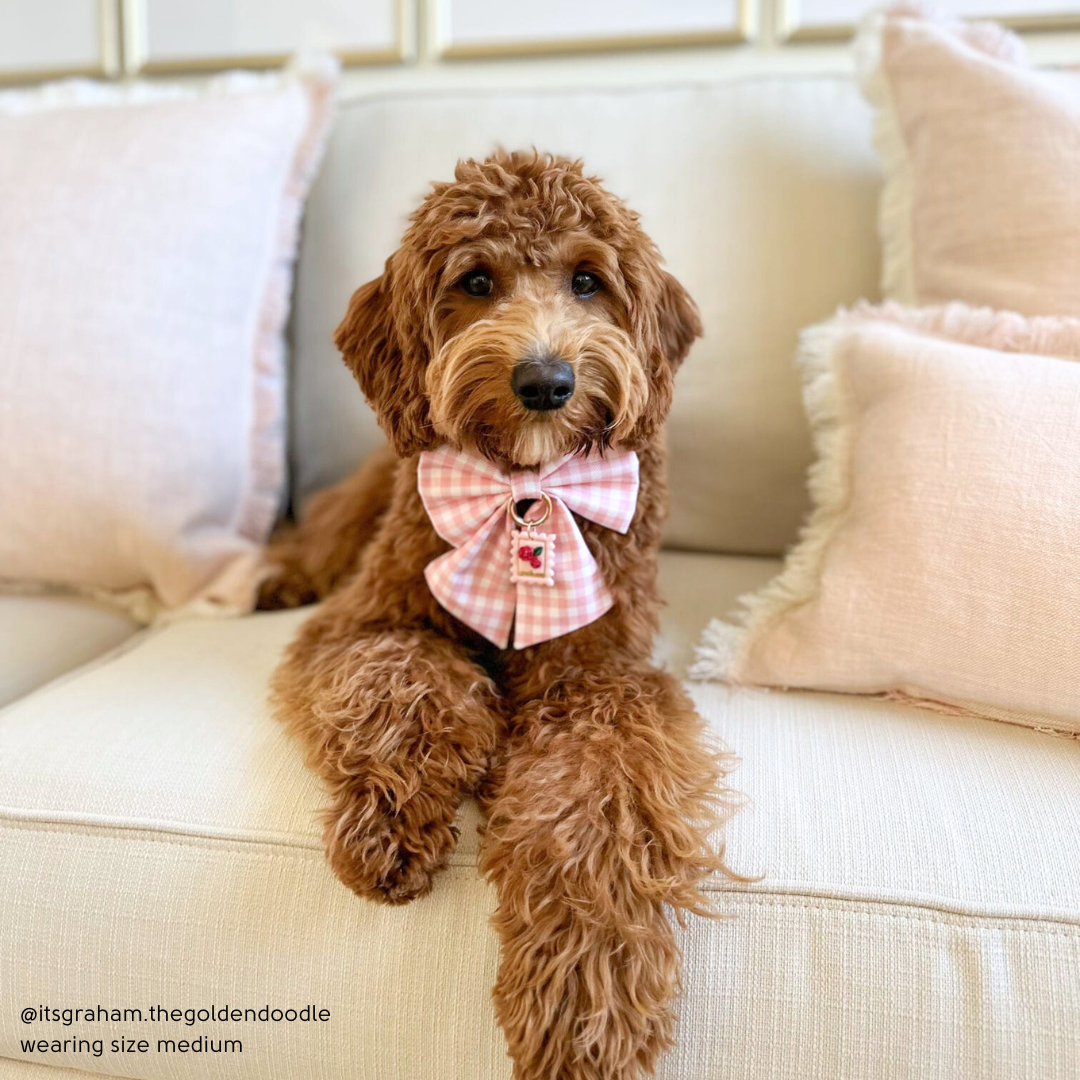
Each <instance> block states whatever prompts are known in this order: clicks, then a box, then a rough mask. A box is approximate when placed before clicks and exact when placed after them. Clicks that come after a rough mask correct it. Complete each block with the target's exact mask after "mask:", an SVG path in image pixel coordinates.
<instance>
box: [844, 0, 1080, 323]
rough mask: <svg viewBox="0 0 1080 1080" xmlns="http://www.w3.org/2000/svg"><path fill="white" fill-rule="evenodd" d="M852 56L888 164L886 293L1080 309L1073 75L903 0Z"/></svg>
mask: <svg viewBox="0 0 1080 1080" xmlns="http://www.w3.org/2000/svg"><path fill="white" fill-rule="evenodd" d="M856 51H857V55H858V57H859V67H860V76H861V82H862V86H863V89H864V93H865V95H866V97H867V99H868V100H869V101H870V103H871V104H872V105H873V106H874V108H875V109H876V131H875V141H876V144H877V147H878V151H879V154H880V156H881V158H882V163H883V166H884V170H885V186H884V189H883V194H882V199H881V204H880V214H879V222H880V231H881V236H882V241H883V246H884V253H883V261H882V288H883V291H884V293H885V295H886V296H887V297H888V298H889V299H893V300H899V301H901V302H903V303H906V304H941V303H949V302H951V301H954V300H960V301H963V302H965V303H969V304H973V305H977V306H987V307H993V308H997V309H999V310H1004V311H1019V312H1021V313H1023V314H1026V315H1070V316H1078V315H1080V182H1078V179H1077V178H1078V177H1080V71H1073V70H1061V71H1049V70H1047V71H1043V70H1037V69H1034V68H1032V67H1031V66H1029V64H1028V62H1027V60H1026V58H1025V52H1024V46H1023V44H1022V43H1021V41H1020V39H1019V38H1017V37H1016V36H1015V35H1014V34H1012V33H1010V32H1008V31H1006V30H1004V29H1002V28H1001V27H999V26H996V25H994V24H993V23H964V22H960V21H959V20H953V19H947V18H944V17H935V16H932V15H929V14H925V9H924V8H922V7H921V6H920V5H918V4H902V5H900V6H898V7H896V8H894V9H892V10H891V11H889V12H888V13H885V14H882V13H876V14H874V15H871V16H870V17H869V18H868V19H867V20H866V22H865V23H864V25H863V27H862V30H861V33H860V36H859V39H858V42H857V50H856Z"/></svg>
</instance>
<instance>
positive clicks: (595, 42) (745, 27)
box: [431, 0, 758, 60]
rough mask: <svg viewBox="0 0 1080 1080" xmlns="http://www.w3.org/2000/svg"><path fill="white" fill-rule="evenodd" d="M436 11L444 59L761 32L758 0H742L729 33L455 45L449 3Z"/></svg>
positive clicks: (717, 40)
mask: <svg viewBox="0 0 1080 1080" xmlns="http://www.w3.org/2000/svg"><path fill="white" fill-rule="evenodd" d="M431 2H432V5H433V7H434V9H435V13H434V14H435V24H434V34H435V41H434V46H435V47H434V54H435V56H436V57H438V58H439V59H442V60H463V59H469V60H471V59H491V58H496V57H516V56H552V55H558V54H559V53H586V52H623V51H626V50H631V49H669V48H687V47H692V46H695V45H734V44H739V43H742V42H747V41H753V40H754V39H755V38H756V37H757V33H758V18H757V15H758V12H757V5H758V0H739V7H738V16H737V20H736V26H734V27H732V28H731V29H730V30H688V31H676V32H673V33H646V34H610V35H599V34H598V35H594V36H587V37H579V38H550V39H547V38H538V39H535V40H513V41H484V42H474V43H471V44H470V43H464V44H455V43H454V42H453V41H452V40H451V38H450V9H449V2H450V0H431Z"/></svg>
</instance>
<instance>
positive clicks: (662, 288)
mask: <svg viewBox="0 0 1080 1080" xmlns="http://www.w3.org/2000/svg"><path fill="white" fill-rule="evenodd" d="M644 280H645V281H646V282H647V283H648V284H647V285H646V286H645V288H644V289H643V290H642V292H643V293H644V295H645V296H646V297H647V298H648V300H647V302H644V303H639V304H638V305H637V311H638V326H637V337H638V341H639V348H640V349H641V351H642V355H643V357H645V358H647V361H646V362H647V365H648V374H649V398H648V402H647V403H646V406H645V409H644V411H643V412H642V414H641V417H640V418H639V419H638V422H637V424H636V425H635V427H634V431H633V435H632V437H631V438H632V441H633V442H635V443H637V444H638V445H644V444H646V443H648V442H650V441H651V440H652V439H653V438H654V437H655V435H656V432H657V431H658V430H659V428H660V425H661V424H663V422H664V421H665V420H666V419H667V415H668V412H669V411H670V410H671V395H672V393H673V391H674V389H675V370H676V369H677V368H678V367H679V365H680V364H681V363H682V362H683V361H684V360H685V359H686V354H687V353H688V352H689V351H690V346H691V345H692V344H693V343H694V339H695V338H698V337H700V336H701V318H700V316H699V315H698V310H697V305H696V304H695V303H694V301H693V300H691V298H690V294H689V293H688V292H687V291H686V290H685V289H684V288H683V287H682V285H680V284H679V282H678V281H677V280H676V279H675V278H674V277H673V276H672V275H671V274H669V273H668V272H667V271H666V270H661V269H659V268H658V267H651V268H649V270H648V271H647V272H646V274H645V276H644Z"/></svg>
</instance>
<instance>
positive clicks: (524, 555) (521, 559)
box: [510, 529, 555, 585]
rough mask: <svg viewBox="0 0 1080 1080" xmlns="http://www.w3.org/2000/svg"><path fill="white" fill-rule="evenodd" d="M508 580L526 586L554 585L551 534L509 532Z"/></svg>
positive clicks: (532, 531)
mask: <svg viewBox="0 0 1080 1080" xmlns="http://www.w3.org/2000/svg"><path fill="white" fill-rule="evenodd" d="M510 580H511V581H512V582H515V583H517V582H519V581H520V582H522V583H524V584H526V585H554V584H555V536H554V534H553V533H542V532H535V531H534V530H531V529H529V530H526V529H513V530H511V532H510Z"/></svg>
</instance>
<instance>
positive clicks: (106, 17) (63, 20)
mask: <svg viewBox="0 0 1080 1080" xmlns="http://www.w3.org/2000/svg"><path fill="white" fill-rule="evenodd" d="M116 2H117V0H0V78H4V79H10V78H18V77H20V76H24V77H33V76H34V75H35V74H44V73H48V74H56V73H62V72H63V73H68V72H70V73H87V74H91V73H93V74H106V73H109V72H111V71H112V69H113V68H114V67H115V63H116V49H115V37H114V35H115V31H116V17H115V16H116V7H115V5H116Z"/></svg>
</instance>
